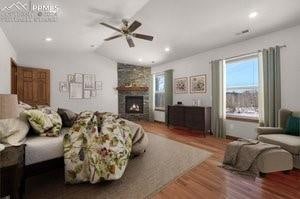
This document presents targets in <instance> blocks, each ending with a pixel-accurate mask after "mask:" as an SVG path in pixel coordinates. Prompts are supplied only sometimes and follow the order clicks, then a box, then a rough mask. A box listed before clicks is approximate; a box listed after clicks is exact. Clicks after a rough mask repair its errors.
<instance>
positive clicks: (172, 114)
mask: <svg viewBox="0 0 300 199" xmlns="http://www.w3.org/2000/svg"><path fill="white" fill-rule="evenodd" d="M167 111H168V112H167V114H168V119H167V125H168V127H170V126H174V127H184V128H188V129H191V130H197V131H201V132H202V133H203V135H204V136H205V134H206V133H210V131H211V107H200V106H183V105H174V106H168V110H167Z"/></svg>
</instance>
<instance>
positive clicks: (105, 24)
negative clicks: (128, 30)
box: [100, 22, 122, 32]
mask: <svg viewBox="0 0 300 199" xmlns="http://www.w3.org/2000/svg"><path fill="white" fill-rule="evenodd" d="M100 24H101V25H103V26H106V27H108V28H111V29H113V30H116V31H118V32H122V30H120V29H119V28H116V27H113V26H111V25H109V24H107V23H103V22H101V23H100Z"/></svg>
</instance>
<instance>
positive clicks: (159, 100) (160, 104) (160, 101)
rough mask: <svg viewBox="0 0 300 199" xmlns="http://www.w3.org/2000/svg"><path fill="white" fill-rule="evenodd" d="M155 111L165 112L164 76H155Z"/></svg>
mask: <svg viewBox="0 0 300 199" xmlns="http://www.w3.org/2000/svg"><path fill="white" fill-rule="evenodd" d="M154 97H155V109H156V110H165V76H164V74H158V75H155V96H154Z"/></svg>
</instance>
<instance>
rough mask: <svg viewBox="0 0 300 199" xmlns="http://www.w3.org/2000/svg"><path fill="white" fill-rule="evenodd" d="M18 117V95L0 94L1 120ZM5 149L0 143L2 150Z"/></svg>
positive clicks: (0, 149)
mask: <svg viewBox="0 0 300 199" xmlns="http://www.w3.org/2000/svg"><path fill="white" fill-rule="evenodd" d="M17 117H18V96H17V95H10V94H0V120H2V119H11V118H17ZM2 150H4V145H2V144H0V151H2Z"/></svg>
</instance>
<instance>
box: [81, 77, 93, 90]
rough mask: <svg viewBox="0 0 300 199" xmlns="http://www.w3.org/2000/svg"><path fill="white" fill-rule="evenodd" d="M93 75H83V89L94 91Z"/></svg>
mask: <svg viewBox="0 0 300 199" xmlns="http://www.w3.org/2000/svg"><path fill="white" fill-rule="evenodd" d="M95 80H96V76H95V75H88V74H84V75H83V89H87V90H94V89H95Z"/></svg>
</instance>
